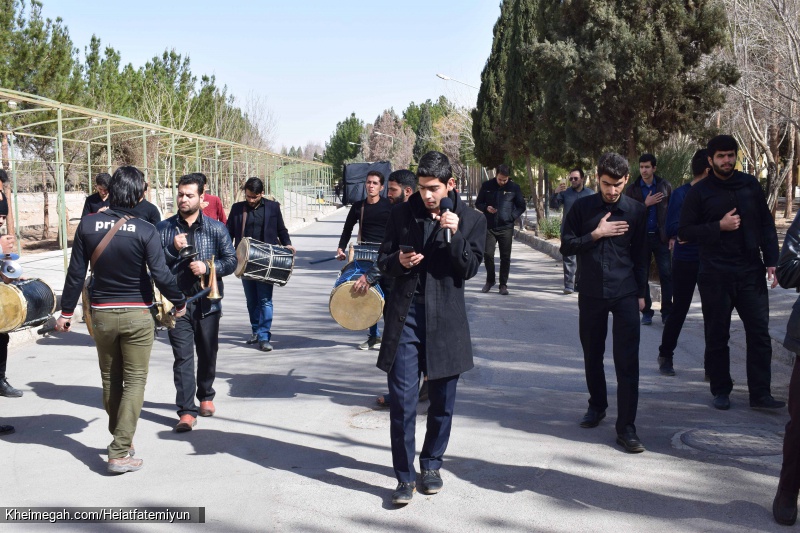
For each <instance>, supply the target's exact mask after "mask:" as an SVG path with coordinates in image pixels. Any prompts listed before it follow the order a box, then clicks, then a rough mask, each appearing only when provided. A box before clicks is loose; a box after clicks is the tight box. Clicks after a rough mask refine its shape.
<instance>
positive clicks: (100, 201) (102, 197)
mask: <svg viewBox="0 0 800 533" xmlns="http://www.w3.org/2000/svg"><path fill="white" fill-rule="evenodd" d="M110 180H111V176H109V175H108V174H106V173H105V172H102V173H100V174H98V175H97V176H95V178H94V190H95V193H94V194H92V195H90V196H88V197H87V198H86V201H85V202H84V203H83V212H82V213H81V218H83V217H85V216H86V215H91V214H93V213H99V212H101V211H105V210H106V209H108V182H109V181H110Z"/></svg>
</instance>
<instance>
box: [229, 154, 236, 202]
mask: <svg viewBox="0 0 800 533" xmlns="http://www.w3.org/2000/svg"><path fill="white" fill-rule="evenodd" d="M230 170H231V173H230V182H231V205H233V204H234V203H235V202H236V196H235V195H234V193H233V145H231V164H230Z"/></svg>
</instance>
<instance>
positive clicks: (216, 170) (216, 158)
mask: <svg viewBox="0 0 800 533" xmlns="http://www.w3.org/2000/svg"><path fill="white" fill-rule="evenodd" d="M211 181H212V182H215V184H216V187H215V188H214V194H216V195H217V196H219V197H220V202H221V201H222V196H221V195H220V194H219V146H217V145H216V144H215V145H214V178H213V179H212V180H211Z"/></svg>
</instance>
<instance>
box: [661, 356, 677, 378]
mask: <svg viewBox="0 0 800 533" xmlns="http://www.w3.org/2000/svg"><path fill="white" fill-rule="evenodd" d="M658 371H659V372H661V374H662V375H663V376H674V375H675V369H674V368H673V366H672V359H667V358H666V357H659V358H658Z"/></svg>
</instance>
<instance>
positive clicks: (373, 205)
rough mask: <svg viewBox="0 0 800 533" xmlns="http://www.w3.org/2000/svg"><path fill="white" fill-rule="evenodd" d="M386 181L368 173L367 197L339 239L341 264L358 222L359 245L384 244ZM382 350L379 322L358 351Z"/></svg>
mask: <svg viewBox="0 0 800 533" xmlns="http://www.w3.org/2000/svg"><path fill="white" fill-rule="evenodd" d="M383 182H384V177H383V174H381V173H380V172H378V171H377V170H371V171H369V172H368V173H367V181H366V185H365V188H366V194H367V197H366V198H365V199H364V200H359V201H358V202H355V203H354V204H353V206H352V207H351V208H350V212H349V213H348V214H347V219H346V220H345V222H344V228H343V229H342V236H341V238H340V239H339V248H338V249H337V250H336V258H337V259H339V260H340V261H344V260H345V259H347V254H346V253H345V249H346V248H347V243H348V241H350V237H351V236H352V235H353V228H354V227H355V225H356V223H358V240H359V242H364V243H377V244H380V243H381V242H383V230H384V229H385V228H386V221H387V220H389V213H391V211H392V202H391V201H389V199H388V198H383V197H381V191H382V190H383ZM376 259H377V257H376ZM362 285H363V283H362ZM380 347H381V335H380V331H379V330H378V323H377V322H376V323H375V324H374V325H373V326H371V327H370V328H369V336H368V337H367V342H365V343H362V344H360V345H359V346H358V349H359V350H369V349H370V348H374V349H376V350H379V349H380Z"/></svg>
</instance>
